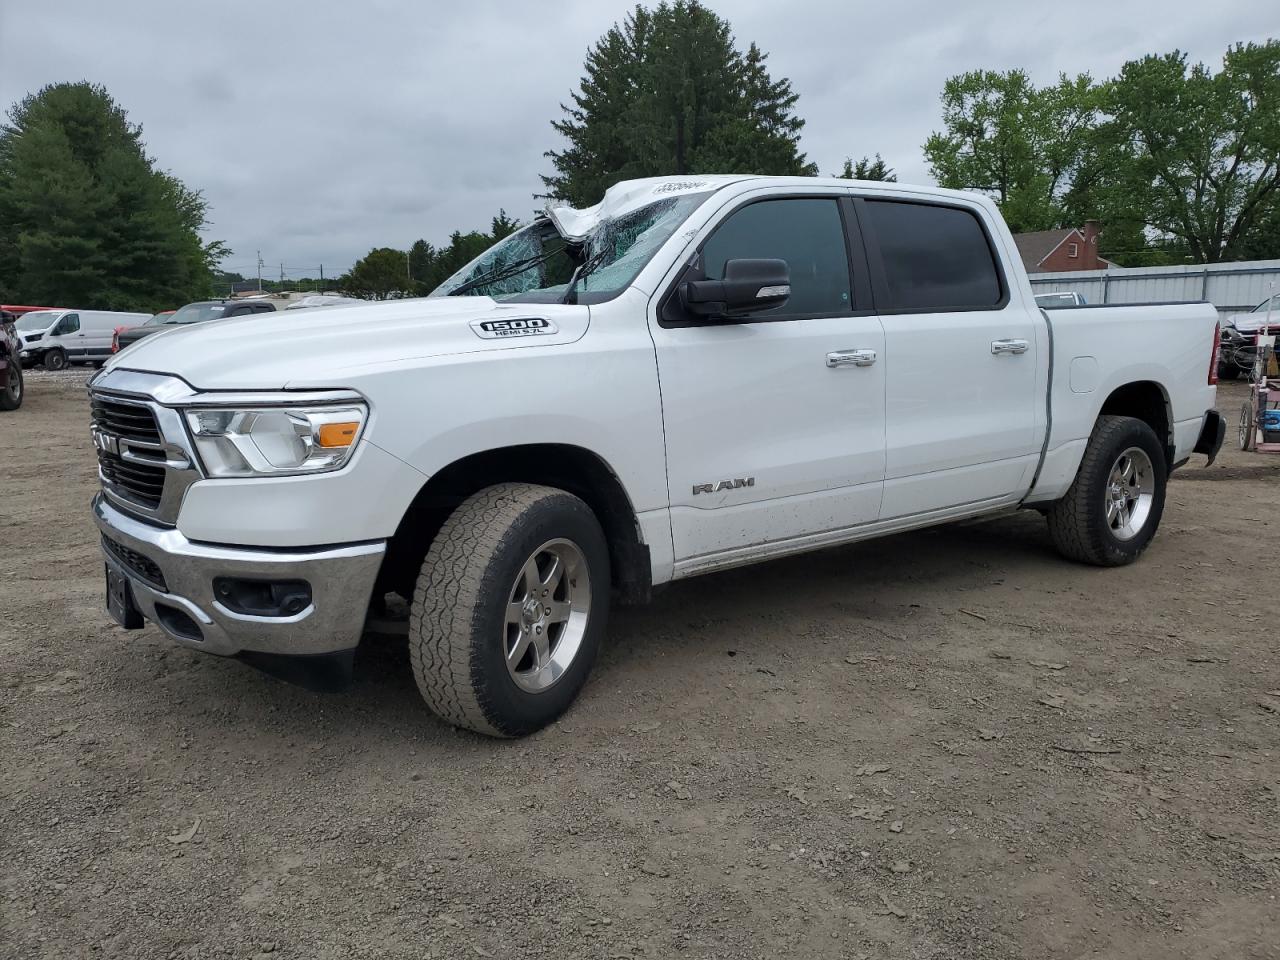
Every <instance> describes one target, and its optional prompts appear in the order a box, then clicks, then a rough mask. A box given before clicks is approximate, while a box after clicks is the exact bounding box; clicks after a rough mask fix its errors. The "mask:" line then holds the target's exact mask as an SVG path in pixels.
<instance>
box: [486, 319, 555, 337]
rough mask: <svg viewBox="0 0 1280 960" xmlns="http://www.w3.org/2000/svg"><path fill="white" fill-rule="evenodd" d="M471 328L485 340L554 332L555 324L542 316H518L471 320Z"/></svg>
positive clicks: (534, 335) (537, 335) (536, 335)
mask: <svg viewBox="0 0 1280 960" xmlns="http://www.w3.org/2000/svg"><path fill="white" fill-rule="evenodd" d="M471 329H472V330H474V331H475V332H476V336H477V337H481V338H483V339H485V340H501V339H503V338H505V337H540V336H545V335H546V334H548V333H555V332H556V325H555V324H554V323H552V322H551V321H550V320H547V319H546V318H544V317H519V318H516V319H514V320H472V321H471Z"/></svg>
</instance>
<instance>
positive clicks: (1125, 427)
mask: <svg viewBox="0 0 1280 960" xmlns="http://www.w3.org/2000/svg"><path fill="white" fill-rule="evenodd" d="M1130 447H1138V448H1140V449H1141V450H1143V451H1144V452H1145V453H1146V455H1147V457H1148V458H1149V459H1150V461H1151V465H1152V468H1153V470H1154V481H1155V491H1154V496H1153V500H1152V503H1151V509H1150V512H1149V513H1148V515H1147V519H1146V521H1145V523H1144V524H1143V526H1142V529H1141V530H1140V531H1139V532H1138V533H1137V535H1136V536H1134V537H1133V538H1132V539H1130V540H1121V539H1119V538H1118V537H1116V536H1115V534H1114V533H1113V532H1112V530H1111V528H1110V526H1109V525H1108V523H1107V518H1106V503H1105V494H1106V490H1107V485H1108V480H1109V476H1110V473H1111V468H1112V466H1113V465H1114V464H1115V462H1116V459H1117V457H1119V456H1120V454H1121V453H1122V452H1123V451H1126V450H1128V449H1129V448H1130ZM1167 483H1168V468H1167V466H1166V462H1165V451H1164V449H1163V447H1162V446H1161V444H1160V441H1159V439H1157V437H1156V435H1155V432H1154V431H1153V430H1152V429H1151V427H1149V426H1148V425H1147V424H1146V423H1144V422H1143V421H1141V420H1136V419H1134V418H1133V417H1112V416H1103V417H1099V418H1098V422H1097V423H1096V424H1094V428H1093V435H1092V436H1090V437H1089V444H1088V446H1087V447H1086V448H1085V452H1084V459H1083V460H1082V461H1081V462H1080V469H1079V471H1078V472H1077V473H1076V478H1075V480H1074V481H1073V482H1072V484H1071V486H1070V487H1069V488H1068V489H1067V492H1066V495H1065V496H1063V497H1062V499H1060V500H1057V501H1055V502H1054V503H1053V505H1052V506H1051V507H1050V508H1049V513H1048V521H1049V534H1050V536H1051V537H1052V539H1053V545H1054V546H1055V547H1056V548H1057V550H1058V552H1059V553H1061V554H1062V555H1063V556H1064V557H1067V558H1068V559H1070V560H1078V561H1079V562H1081V563H1089V564H1093V565H1094V566H1099V567H1119V566H1123V565H1124V564H1127V563H1132V562H1133V561H1134V560H1136V559H1138V557H1139V556H1140V555H1141V554H1142V551H1143V550H1145V549H1146V548H1147V544H1149V543H1150V542H1151V538H1152V537H1154V536H1155V533H1156V529H1157V528H1158V527H1159V526H1160V516H1161V514H1163V513H1164V501H1165V487H1166V485H1167Z"/></svg>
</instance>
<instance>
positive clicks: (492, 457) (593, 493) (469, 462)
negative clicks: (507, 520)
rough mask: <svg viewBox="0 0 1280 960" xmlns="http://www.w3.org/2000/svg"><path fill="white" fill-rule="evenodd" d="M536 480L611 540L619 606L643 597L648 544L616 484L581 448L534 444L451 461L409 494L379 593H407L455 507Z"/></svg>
mask: <svg viewBox="0 0 1280 960" xmlns="http://www.w3.org/2000/svg"><path fill="white" fill-rule="evenodd" d="M512 482H514V483H537V484H542V485H544V486H548V487H556V488H558V489H561V490H565V491H568V492H569V493H572V494H573V495H574V496H576V497H579V498H581V499H582V500H583V501H584V502H585V503H586V504H587V506H589V507H590V508H591V510H592V511H593V512H594V513H595V515H596V519H597V520H599V521H600V526H601V528H603V530H604V535H605V539H606V540H607V541H608V544H609V562H610V566H611V567H612V568H613V588H614V591H615V593H616V594H617V596H618V599H619V600H620V601H622V602H624V603H639V602H643V601H644V600H647V599H648V596H649V592H650V589H651V587H652V571H651V568H650V566H649V548H648V547H647V546H645V544H644V543H643V542H642V541H641V539H640V527H639V523H638V522H637V520H636V514H635V509H634V508H633V507H632V506H631V500H630V498H628V496H627V493H626V491H625V490H624V489H623V487H622V483H621V482H620V481H619V480H618V478H617V476H616V475H615V474H614V473H613V471H612V470H611V469H610V468H609V466H608V465H607V464H606V463H605V462H604V461H603V460H601V459H600V458H599V457H598V456H596V455H595V454H594V453H592V452H591V451H589V450H584V449H583V448H582V447H575V446H571V445H568V444H554V443H540V444H525V445H521V446H514V447H502V448H499V449H496V450H486V451H484V452H483V453H476V454H472V455H471V456H468V457H464V458H462V459H461V460H456V461H454V462H453V463H451V464H449V465H448V466H447V467H445V468H444V469H443V470H440V471H438V472H437V473H435V474H434V475H433V476H432V477H431V479H430V480H428V481H427V482H426V484H425V485H423V487H422V489H421V490H419V491H418V495H417V496H416V497H414V499H413V502H412V503H411V504H410V505H409V509H408V510H406V511H405V514H404V517H402V518H401V520H400V525H399V526H398V527H397V528H396V532H395V535H394V536H393V537H392V538H391V541H390V542H389V543H388V544H387V554H386V557H385V559H384V560H383V562H382V569H381V571H380V572H379V575H378V585H377V587H375V592H376V593H377V595H379V596H381V594H382V593H385V592H387V591H394V592H395V593H398V594H400V595H401V596H402V597H404V598H405V599H411V598H412V597H413V588H414V584H415V582H416V581H417V577H418V570H419V568H420V567H421V566H422V560H423V558H424V557H425V556H426V554H427V548H428V547H429V546H430V545H431V541H432V540H433V539H434V538H435V535H436V534H437V533H438V532H439V531H440V527H441V526H442V525H443V524H444V521H445V520H446V519H447V518H448V516H449V514H451V513H452V512H453V511H454V509H456V508H457V506H458V505H459V504H460V503H462V501H464V500H466V499H467V497H469V496H471V495H472V494H473V493H476V492H477V491H479V490H483V489H484V488H485V487H490V486H493V485H494V484H496V483H512Z"/></svg>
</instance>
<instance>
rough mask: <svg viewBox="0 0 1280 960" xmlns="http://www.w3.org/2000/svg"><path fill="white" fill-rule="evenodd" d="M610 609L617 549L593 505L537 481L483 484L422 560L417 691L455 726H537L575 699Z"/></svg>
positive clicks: (414, 644) (413, 652) (413, 647)
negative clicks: (611, 563) (611, 550)
mask: <svg viewBox="0 0 1280 960" xmlns="http://www.w3.org/2000/svg"><path fill="white" fill-rule="evenodd" d="M608 612H609V550H608V546H607V544H606V541H605V537H604V533H603V532H602V531H601V529H600V524H599V522H598V521H597V520H596V517H595V514H594V513H592V511H591V508H590V507H588V506H587V505H586V504H585V503H583V502H582V501H581V500H579V499H578V498H577V497H575V496H573V495H572V494H569V493H566V492H564V491H563V490H557V489H555V488H552V487H543V486H536V485H534V484H525V483H509V484H500V485H498V486H494V487H489V488H487V489H485V490H481V491H480V492H479V493H477V494H474V495H473V496H471V497H470V498H468V499H467V500H466V501H464V502H463V503H462V504H461V505H460V506H459V507H458V508H457V509H456V510H455V511H454V512H453V513H452V514H451V515H450V517H449V519H448V520H446V521H445V523H444V526H442V527H441V528H440V532H439V533H438V534H437V535H436V537H435V539H434V540H433V541H432V543H431V546H430V548H429V549H428V550H427V556H426V559H425V560H424V561H423V563H422V570H421V573H420V574H419V576H418V583H417V587H416V589H415V590H414V596H413V607H412V611H411V614H410V620H409V653H410V659H411V661H412V663H413V673H414V678H415V680H417V683H418V689H419V691H420V692H421V693H422V696H423V699H424V700H426V702H427V705H428V706H429V707H430V708H431V709H432V710H433V711H434V712H435V713H436V714H438V715H439V716H440V717H441V718H443V719H444V720H446V721H448V722H449V723H452V724H454V725H455V726H459V727H466V728H467V729H469V730H474V731H476V732H477V733H483V734H488V735H489V736H496V737H519V736H523V735H525V734H528V733H532V732H534V731H535V730H538V729H540V728H542V727H544V726H546V725H547V724H548V723H551V722H552V721H553V720H555V719H556V718H557V717H558V716H560V714H562V713H563V712H564V711H565V710H566V709H567V708H568V707H569V705H570V704H571V703H573V701H574V699H575V698H576V697H577V695H578V692H579V691H580V690H581V689H582V685H583V684H584V683H585V682H586V679H587V674H588V673H589V672H590V670H591V666H592V664H593V663H594V662H595V658H596V653H597V652H598V650H599V648H600V642H601V639H602V638H603V636H604V630H605V621H606V618H607V617H608Z"/></svg>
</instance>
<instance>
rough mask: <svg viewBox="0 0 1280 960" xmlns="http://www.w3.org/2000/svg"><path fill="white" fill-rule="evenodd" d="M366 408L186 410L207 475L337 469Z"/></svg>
mask: <svg viewBox="0 0 1280 960" xmlns="http://www.w3.org/2000/svg"><path fill="white" fill-rule="evenodd" d="M367 415H368V410H367V409H366V408H365V407H364V406H363V405H362V404H353V403H344V404H342V405H338V406H323V407H255V408H251V409H244V410H236V409H231V408H226V407H209V408H205V409H192V410H188V411H187V425H188V426H189V427H190V429H191V437H192V439H193V440H194V441H195V447H196V452H197V453H198V454H199V456H200V461H201V463H203V464H204V469H205V473H207V474H208V475H209V476H210V477H259V476H281V475H289V474H298V473H324V472H326V471H329V470H339V469H341V468H342V467H343V466H344V465H345V464H346V462H347V461H348V460H350V459H351V454H352V453H353V452H354V451H355V448H356V443H357V441H359V439H360V432H361V430H363V429H364V423H365V419H366V417H367Z"/></svg>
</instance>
